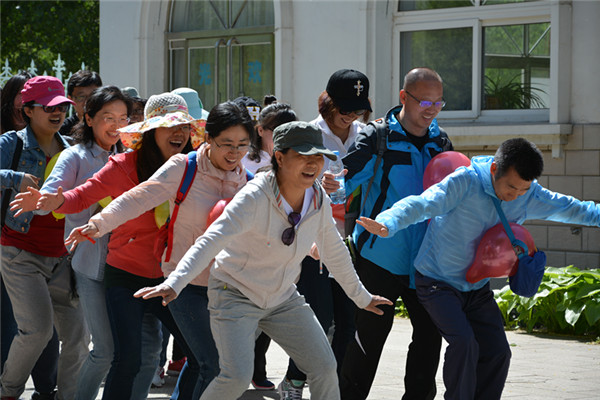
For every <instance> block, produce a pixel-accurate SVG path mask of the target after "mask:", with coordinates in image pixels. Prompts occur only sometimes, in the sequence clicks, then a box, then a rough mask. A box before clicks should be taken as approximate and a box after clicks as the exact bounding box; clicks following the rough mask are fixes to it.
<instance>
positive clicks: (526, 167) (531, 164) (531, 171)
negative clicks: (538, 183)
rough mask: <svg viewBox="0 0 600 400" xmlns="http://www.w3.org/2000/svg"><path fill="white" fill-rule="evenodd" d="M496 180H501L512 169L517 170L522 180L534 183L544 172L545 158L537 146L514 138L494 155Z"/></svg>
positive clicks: (525, 140)
mask: <svg viewBox="0 0 600 400" xmlns="http://www.w3.org/2000/svg"><path fill="white" fill-rule="evenodd" d="M494 162H495V163H496V167H497V168H496V174H495V176H494V177H495V178H496V179H499V178H501V177H502V176H503V175H504V174H505V173H506V172H507V171H508V170H509V169H510V168H513V167H514V168H515V170H516V171H517V173H518V174H519V176H520V177H521V179H523V180H525V181H532V180H534V179H537V178H539V176H540V175H542V171H543V170H544V158H543V156H542V152H541V151H540V149H538V148H537V146H536V145H535V144H534V143H532V142H530V141H529V140H527V139H523V138H513V139H508V140H506V141H504V142H503V143H502V144H501V145H500V147H498V150H497V151H496V155H494Z"/></svg>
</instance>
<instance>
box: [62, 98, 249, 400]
mask: <svg viewBox="0 0 600 400" xmlns="http://www.w3.org/2000/svg"><path fill="white" fill-rule="evenodd" d="M206 132H207V142H206V143H204V144H203V145H202V146H201V147H200V148H199V149H198V151H197V152H196V154H195V156H196V162H197V167H196V172H195V176H194V180H193V182H192V184H191V186H190V188H189V189H188V192H187V197H186V198H185V201H183V202H181V203H180V207H179V210H178V213H177V218H176V219H175V222H174V225H173V240H172V248H171V249H170V250H169V251H164V254H163V256H162V269H163V273H164V275H165V277H167V276H168V275H169V274H170V273H171V272H172V271H173V270H175V267H176V266H177V262H178V261H179V260H180V259H181V258H182V257H183V255H184V254H185V252H186V251H187V249H189V248H190V247H191V246H192V245H193V244H194V241H195V240H196V238H198V237H199V236H201V235H202V234H203V233H204V231H205V230H206V228H207V223H208V222H207V219H208V216H209V213H210V211H211V209H212V208H213V206H214V205H215V203H217V202H218V201H219V200H221V199H224V198H231V197H233V196H234V195H235V194H236V193H237V192H238V191H239V190H240V189H241V188H242V187H243V186H244V185H245V184H246V182H247V181H248V178H249V177H251V176H249V174H248V173H247V171H246V169H245V168H244V167H243V166H242V164H241V160H242V158H243V157H244V155H245V154H246V152H247V151H248V147H249V145H250V142H251V140H252V135H253V134H254V129H253V125H252V121H251V120H250V116H249V115H248V112H247V111H246V109H245V108H244V107H241V106H239V105H237V104H236V103H233V102H227V103H222V104H219V105H217V106H215V107H214V108H213V109H212V110H211V111H210V114H209V115H208V119H207V121H206ZM192 154H194V153H192ZM187 163H188V156H186V155H183V154H178V155H176V156H173V157H171V159H169V161H167V162H166V163H165V164H164V165H163V166H162V167H161V168H160V169H159V170H158V171H156V173H155V174H154V175H153V176H152V177H151V178H150V179H148V180H147V181H146V182H143V183H141V184H140V185H138V186H136V187H134V188H132V189H131V190H129V191H127V192H125V193H123V195H122V196H120V197H119V198H118V199H115V200H114V201H113V202H112V203H111V204H110V205H109V206H108V207H106V208H105V209H104V210H103V211H102V212H101V213H100V214H96V215H95V216H93V217H92V218H90V221H89V223H88V224H87V225H84V226H82V227H80V228H78V229H76V230H74V231H73V233H72V234H71V237H70V238H69V239H67V241H73V242H74V243H79V242H80V241H81V240H85V238H84V237H83V236H82V234H85V235H90V236H94V237H103V235H105V234H106V233H108V232H111V231H115V230H116V229H118V228H117V227H118V226H119V225H121V224H123V223H124V222H125V221H127V220H129V219H132V218H136V217H137V216H138V215H140V214H142V213H144V212H146V210H150V209H152V208H154V207H156V206H157V205H159V204H161V203H163V202H165V201H168V202H169V203H171V204H173V203H174V202H175V199H176V197H177V192H178V189H179V185H180V183H181V180H182V177H183V176H184V171H185V170H186V165H187ZM171 213H173V211H172V210H171ZM171 218H172V215H171ZM171 223H173V220H172V219H171ZM209 264H210V260H209V263H207V265H206V266H209ZM208 275H209V268H206V269H205V270H204V271H203V272H202V273H201V274H199V275H198V276H196V277H194V279H192V280H191V282H190V284H189V285H187V286H186V287H185V288H184V289H183V290H182V292H181V294H180V296H179V298H178V299H177V301H174V302H172V303H171V304H169V308H170V309H171V312H172V313H173V316H174V317H175V320H176V321H177V325H178V326H179V328H180V329H181V332H182V333H183V335H184V336H185V338H186V341H187V343H188V345H189V346H190V348H191V350H192V352H193V353H194V355H195V356H196V358H197V360H198V362H199V363H200V368H201V370H200V381H199V382H198V386H197V388H196V389H197V391H196V392H195V393H194V396H195V397H194V399H197V398H198V397H200V394H201V393H202V392H203V391H204V389H205V388H206V386H208V384H209V383H210V382H211V381H212V380H213V378H214V377H215V376H216V375H217V373H218V372H219V357H218V353H217V349H216V347H215V344H214V340H213V337H212V333H211V330H210V324H209V316H208V309H207V303H208V297H207V284H208ZM196 396H197V397H196Z"/></svg>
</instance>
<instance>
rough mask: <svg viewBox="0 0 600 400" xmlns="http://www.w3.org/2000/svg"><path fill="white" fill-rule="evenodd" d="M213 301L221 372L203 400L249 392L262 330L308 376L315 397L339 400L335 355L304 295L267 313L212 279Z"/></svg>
mask: <svg viewBox="0 0 600 400" xmlns="http://www.w3.org/2000/svg"><path fill="white" fill-rule="evenodd" d="M208 297H209V310H210V325H211V328H212V332H213V337H214V339H215V343H216V345H217V349H218V350H219V366H220V372H219V375H218V376H217V377H216V378H215V379H213V381H212V382H211V383H210V385H208V387H207V388H206V390H205V391H204V393H203V394H202V397H201V400H235V399H237V398H239V397H240V396H241V395H242V394H243V393H244V391H245V390H246V388H247V387H248V384H249V383H250V380H251V379H252V370H253V365H254V342H255V338H256V330H257V329H261V330H262V331H264V332H265V333H266V334H267V335H269V336H270V337H271V339H273V340H274V341H275V342H277V343H278V344H279V345H280V346H281V347H282V348H283V349H284V350H285V351H286V352H287V353H288V354H289V355H290V356H291V357H292V358H293V359H294V360H295V362H296V364H298V367H299V368H300V369H301V370H302V371H305V372H306V374H307V377H308V383H309V385H310V392H311V397H312V398H315V399H327V400H339V398H340V393H339V389H338V379H337V374H336V371H335V367H336V365H335V358H334V356H333V351H332V350H331V346H330V345H329V342H328V341H327V337H326V336H325V333H324V332H323V329H322V328H321V326H320V325H319V323H318V321H317V318H316V317H315V314H314V312H313V311H312V310H311V308H310V307H309V306H308V304H306V302H305V301H304V298H303V297H302V296H300V294H298V292H294V294H293V295H292V296H291V297H290V298H289V299H288V300H286V301H284V302H283V303H282V304H279V305H277V306H274V307H271V308H267V309H262V308H260V307H258V306H257V305H256V304H254V303H253V302H252V301H250V300H249V299H248V298H247V297H245V296H244V295H243V294H242V293H241V292H240V291H239V290H237V289H236V288H234V287H232V286H231V285H229V284H227V285H225V284H224V283H223V282H221V281H219V280H217V279H214V278H212V277H210V278H209V289H208Z"/></svg>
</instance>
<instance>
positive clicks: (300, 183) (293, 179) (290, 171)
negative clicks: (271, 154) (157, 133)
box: [275, 149, 325, 189]
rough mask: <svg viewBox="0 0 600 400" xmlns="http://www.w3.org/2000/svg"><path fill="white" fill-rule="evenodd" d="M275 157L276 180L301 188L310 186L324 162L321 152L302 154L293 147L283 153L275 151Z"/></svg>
mask: <svg viewBox="0 0 600 400" xmlns="http://www.w3.org/2000/svg"><path fill="white" fill-rule="evenodd" d="M275 159H276V160H277V164H278V166H279V168H278V171H277V181H278V182H279V181H282V182H288V183H290V184H293V185H294V186H297V187H300V188H302V189H308V188H309V187H311V186H312V184H313V183H314V181H315V179H317V177H318V176H319V173H320V172H321V169H323V164H324V163H325V160H324V159H323V155H322V154H314V155H311V156H304V155H302V154H300V153H298V152H297V151H295V150H293V149H289V150H288V151H287V152H286V153H285V154H284V153H282V152H281V151H276V152H275Z"/></svg>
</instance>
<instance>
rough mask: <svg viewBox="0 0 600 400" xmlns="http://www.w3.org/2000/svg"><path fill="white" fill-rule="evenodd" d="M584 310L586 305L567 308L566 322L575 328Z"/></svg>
mask: <svg viewBox="0 0 600 400" xmlns="http://www.w3.org/2000/svg"><path fill="white" fill-rule="evenodd" d="M584 309H585V304H576V305H574V306H573V307H567V309H566V310H565V321H567V323H568V324H569V325H571V326H575V324H576V323H577V320H579V317H580V316H581V312H582V311H583V310H584Z"/></svg>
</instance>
